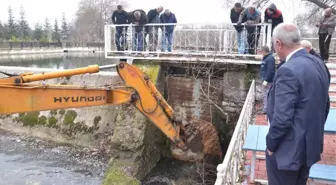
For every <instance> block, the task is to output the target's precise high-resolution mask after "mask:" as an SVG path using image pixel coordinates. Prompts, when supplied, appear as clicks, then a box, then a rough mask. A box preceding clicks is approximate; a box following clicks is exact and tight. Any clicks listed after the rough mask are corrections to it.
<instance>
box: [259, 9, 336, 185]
mask: <svg viewBox="0 0 336 185" xmlns="http://www.w3.org/2000/svg"><path fill="white" fill-rule="evenodd" d="M332 17H333V15H332V14H331V9H330V8H327V9H326V10H325V13H324V15H323V18H322V20H321V21H320V22H319V23H318V25H317V26H319V27H320V29H319V35H320V50H321V54H318V53H316V51H315V50H314V49H313V47H312V44H311V43H310V42H309V41H307V40H301V34H300V31H299V29H298V27H297V26H296V25H295V24H291V23H280V24H278V25H277V26H276V27H274V30H273V32H272V35H273V36H272V43H273V47H274V50H275V52H276V54H277V56H278V57H279V59H280V61H281V62H280V64H279V65H278V66H276V64H275V58H274V56H273V55H272V51H271V49H270V48H269V47H267V46H263V47H262V48H261V53H262V55H263V61H262V64H261V70H260V76H261V79H262V85H263V95H264V99H263V104H264V107H263V112H264V113H265V114H266V115H267V119H268V123H269V131H268V134H267V137H266V146H267V148H266V151H265V154H266V169H267V177H268V184H270V185H285V184H286V185H306V183H307V180H308V177H309V171H310V168H311V166H312V165H313V164H315V163H317V162H318V161H320V160H321V154H322V152H323V140H324V124H325V122H326V120H327V117H328V114H329V108H330V98H329V93H328V91H329V86H330V72H329V70H328V67H327V66H326V63H325V61H324V60H325V59H326V58H328V54H326V53H327V52H328V48H325V46H326V45H327V46H328V39H330V37H331V35H332V33H333V30H334V28H335V24H334V22H333V20H334V18H332ZM322 41H323V43H322ZM321 48H322V49H321Z"/></svg>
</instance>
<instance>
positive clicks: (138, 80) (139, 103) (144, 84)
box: [0, 61, 222, 161]
mask: <svg viewBox="0 0 336 185" xmlns="http://www.w3.org/2000/svg"><path fill="white" fill-rule="evenodd" d="M110 68H116V71H117V72H118V75H119V77H120V78H121V79H122V80H123V81H124V83H125V85H124V86H118V87H113V86H112V87H81V86H79V85H75V84H74V85H62V84H44V83H43V84H42V83H41V84H40V83H36V82H38V81H42V80H47V79H54V78H62V77H70V76H73V75H80V74H87V73H98V72H99V71H102V70H104V69H110ZM2 73H3V74H5V75H7V76H8V77H6V78H1V79H0V97H2V99H1V101H0V102H1V105H2V106H0V114H12V113H22V112H31V111H43V110H53V109H66V108H80V107H89V106H99V105H106V104H112V105H118V104H124V103H130V104H132V105H134V106H135V107H136V108H137V109H138V110H139V111H140V112H142V114H143V115H144V116H146V117H147V118H148V119H149V120H150V121H151V122H152V123H153V124H155V125H156V126H157V127H158V128H159V129H160V130H161V131H162V132H163V133H164V134H165V135H166V136H167V137H168V138H169V139H170V140H171V141H172V142H173V143H174V145H171V152H172V155H173V156H174V157H175V158H178V159H180V160H186V161H198V160H202V159H203V158H204V157H205V156H206V155H210V156H213V155H217V156H218V157H219V158H221V157H222V153H221V149H220V144H219V140H218V136H217V132H216V129H215V128H214V126H213V125H212V124H211V123H209V122H205V121H201V120H187V121H182V120H179V119H178V118H176V114H175V112H174V110H173V109H172V108H171V107H170V105H169V104H168V103H167V102H166V100H165V99H164V98H163V96H162V95H161V94H160V92H159V91H158V90H157V89H156V87H155V85H154V84H153V83H152V82H151V81H150V79H149V77H148V76H147V75H146V74H145V73H143V72H142V71H141V70H140V69H139V68H137V67H136V66H134V65H130V64H127V63H126V62H124V61H121V62H120V63H119V64H112V65H106V66H98V65H90V66H88V67H83V68H76V69H68V70H61V71H54V72H46V73H40V74H34V73H31V72H27V73H23V74H9V73H4V72H2ZM8 94H11V96H12V97H15V99H10V98H6V97H8Z"/></svg>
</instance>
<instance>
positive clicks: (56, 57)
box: [0, 53, 118, 69]
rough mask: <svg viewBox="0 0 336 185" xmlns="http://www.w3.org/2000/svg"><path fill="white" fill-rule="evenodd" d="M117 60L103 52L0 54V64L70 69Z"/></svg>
mask: <svg viewBox="0 0 336 185" xmlns="http://www.w3.org/2000/svg"><path fill="white" fill-rule="evenodd" d="M116 62H118V61H117V60H115V59H106V58H105V56H104V54H103V53H50V54H43V55H42V54H30V55H14V56H0V65H2V66H17V67H34V68H52V69H72V68H78V67H86V66H89V65H93V64H97V65H108V64H114V63H116Z"/></svg>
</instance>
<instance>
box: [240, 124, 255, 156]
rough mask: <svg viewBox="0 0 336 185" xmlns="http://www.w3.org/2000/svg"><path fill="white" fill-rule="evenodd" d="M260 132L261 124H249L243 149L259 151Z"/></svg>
mask: <svg viewBox="0 0 336 185" xmlns="http://www.w3.org/2000/svg"><path fill="white" fill-rule="evenodd" d="M258 133H259V126H258V125H249V127H248V129H247V135H246V138H245V143H244V146H243V150H253V151H257V149H258V147H257V144H258Z"/></svg>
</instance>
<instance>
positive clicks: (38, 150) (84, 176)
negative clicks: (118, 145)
mask: <svg viewBox="0 0 336 185" xmlns="http://www.w3.org/2000/svg"><path fill="white" fill-rule="evenodd" d="M108 160H109V159H108V157H104V156H103V155H101V154H100V153H98V152H97V151H94V150H89V149H88V148H81V147H75V146H66V145H60V144H56V143H53V142H46V141H42V140H39V139H36V138H32V137H28V136H23V135H17V134H14V133H10V132H7V131H3V130H0V166H1V169H0V184H12V185H25V184H34V185H35V184H36V185H50V184H53V185H63V184H73V185H100V184H101V182H102V180H103V178H104V171H105V170H106V168H107V164H108Z"/></svg>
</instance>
